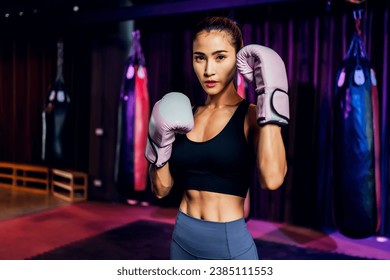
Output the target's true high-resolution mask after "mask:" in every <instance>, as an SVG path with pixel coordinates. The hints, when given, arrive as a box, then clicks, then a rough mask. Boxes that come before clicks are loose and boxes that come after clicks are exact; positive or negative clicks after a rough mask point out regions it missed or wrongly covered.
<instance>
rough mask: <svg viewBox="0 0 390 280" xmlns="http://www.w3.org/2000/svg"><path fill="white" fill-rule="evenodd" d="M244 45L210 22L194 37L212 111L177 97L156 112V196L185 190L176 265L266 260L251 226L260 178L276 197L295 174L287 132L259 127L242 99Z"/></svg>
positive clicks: (152, 129) (152, 133)
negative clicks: (250, 207) (238, 82)
mask: <svg viewBox="0 0 390 280" xmlns="http://www.w3.org/2000/svg"><path fill="white" fill-rule="evenodd" d="M242 42H243V40H242V35H241V31H240V29H239V28H238V27H237V25H236V24H235V23H234V22H233V21H232V20H230V19H228V18H225V17H210V18H206V19H204V20H203V21H202V22H200V23H199V24H198V25H197V27H196V29H195V32H194V37H193V68H194V71H195V73H196V76H197V78H198V80H199V82H200V84H201V86H202V88H203V90H204V91H205V93H206V94H207V99H206V101H205V104H204V106H199V107H197V108H193V110H192V112H188V111H190V110H191V107H190V106H189V105H188V104H189V102H187V100H186V97H185V96H184V95H181V94H180V93H170V94H168V95H166V96H164V97H163V99H162V100H161V101H159V102H157V103H156V105H155V107H154V108H153V111H154V112H152V117H151V122H150V125H149V142H148V145H147V146H148V147H147V151H146V152H145V155H146V157H147V158H148V160H149V161H150V162H152V163H153V164H151V165H150V169H149V175H150V178H151V182H152V188H153V192H154V194H155V195H156V196H157V197H159V198H162V197H165V196H166V195H168V193H169V192H170V190H171V188H172V186H173V184H174V183H175V185H177V186H180V187H181V188H183V190H184V194H183V198H182V200H181V203H180V209H179V212H178V215H177V219H176V225H175V230H174V232H173V239H172V243H171V259H258V255H257V249H256V246H255V244H254V241H253V238H252V237H251V235H250V233H249V231H248V229H247V226H246V223H245V220H244V201H245V197H246V194H247V192H248V188H249V185H250V184H251V180H252V178H253V177H252V174H253V173H252V172H253V170H254V167H255V165H256V166H257V171H258V173H259V176H258V177H259V179H260V184H261V186H262V188H264V189H269V190H274V189H277V188H278V187H279V186H280V185H281V184H282V183H283V180H284V176H285V174H286V171H287V167H286V166H287V165H286V159H285V149H284V144H283V140H282V136H281V128H280V126H279V125H275V124H272V123H271V124H267V125H262V126H259V124H258V119H257V114H258V113H257V109H256V105H254V104H249V102H247V101H246V100H245V99H242V98H241V97H240V96H239V95H238V94H237V91H236V87H235V85H234V77H235V76H236V74H237V72H236V70H237V67H236V63H237V60H236V55H237V53H238V51H239V50H240V49H241V47H242V45H243V43H242ZM178 100H179V101H178ZM175 104H176V106H175ZM179 104H180V105H179ZM186 104H187V105H186ZM167 108H169V109H167ZM183 108H184V109H183ZM157 112H159V114H160V115H158V116H157ZM192 113H193V116H192ZM168 114H169V116H167V115H168ZM177 116H180V117H179V118H181V120H180V121H178V120H177V119H175V118H176V117H177ZM161 119H163V123H161V122H160V120H161ZM173 119H175V120H174V121H173ZM178 123H179V124H178ZM167 127H168V128H167ZM161 130H164V131H163V132H161ZM156 131H158V133H156ZM156 134H158V135H156ZM161 135H162V136H161ZM167 135H168V136H167ZM161 139H163V140H161ZM164 139H165V140H164ZM168 139H169V140H168ZM151 154H153V155H152V156H151Z"/></svg>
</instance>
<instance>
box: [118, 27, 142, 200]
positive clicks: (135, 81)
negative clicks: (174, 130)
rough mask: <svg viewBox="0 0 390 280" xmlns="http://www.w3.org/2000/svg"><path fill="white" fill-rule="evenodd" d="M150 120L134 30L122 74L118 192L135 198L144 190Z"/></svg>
mask: <svg viewBox="0 0 390 280" xmlns="http://www.w3.org/2000/svg"><path fill="white" fill-rule="evenodd" d="M148 121H149V93H148V89H147V72H146V68H145V58H144V56H143V53H142V49H141V44H140V32H139V31H134V32H133V41H132V46H131V49H130V54H129V57H128V59H127V62H126V67H125V71H124V75H123V81H122V87H121V93H120V104H119V110H118V137H117V139H118V140H117V151H118V153H117V161H116V165H117V182H118V188H119V192H120V193H121V194H122V195H124V196H126V197H127V198H135V196H136V192H141V191H145V189H146V185H147V178H148V176H147V172H148V162H147V160H146V159H145V157H144V151H145V146H146V138H147V134H148V131H147V127H148Z"/></svg>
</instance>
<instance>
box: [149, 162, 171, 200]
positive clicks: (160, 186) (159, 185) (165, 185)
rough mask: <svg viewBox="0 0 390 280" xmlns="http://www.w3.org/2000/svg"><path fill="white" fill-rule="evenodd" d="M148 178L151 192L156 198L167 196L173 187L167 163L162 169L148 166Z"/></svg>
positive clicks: (151, 165)
mask: <svg viewBox="0 0 390 280" xmlns="http://www.w3.org/2000/svg"><path fill="white" fill-rule="evenodd" d="M149 178H150V181H151V184H152V192H153V194H154V195H155V196H156V197H157V198H163V197H165V196H167V195H168V194H169V192H170V190H171V189H172V186H173V177H172V175H171V172H170V171H169V162H167V163H166V164H165V165H164V166H163V167H156V166H155V165H153V164H150V166H149Z"/></svg>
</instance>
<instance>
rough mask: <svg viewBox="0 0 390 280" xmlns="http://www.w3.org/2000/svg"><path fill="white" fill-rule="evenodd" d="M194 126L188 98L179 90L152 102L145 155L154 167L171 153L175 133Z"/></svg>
mask: <svg viewBox="0 0 390 280" xmlns="http://www.w3.org/2000/svg"><path fill="white" fill-rule="evenodd" d="M193 127H194V117H193V114H192V108H191V103H190V100H189V99H188V97H187V96H185V95H184V94H182V93H180V92H170V93H167V94H166V95H164V96H163V98H162V99H161V100H159V101H157V102H156V104H154V106H153V109H152V113H151V116H150V121H149V131H148V139H147V142H146V148H145V157H146V159H147V160H148V161H149V162H150V163H151V164H154V165H155V166H156V167H162V166H164V165H165V164H166V163H167V161H168V160H169V158H170V157H171V153H172V143H173V142H174V141H175V133H180V134H185V133H188V132H189V131H191V130H192V128H193Z"/></svg>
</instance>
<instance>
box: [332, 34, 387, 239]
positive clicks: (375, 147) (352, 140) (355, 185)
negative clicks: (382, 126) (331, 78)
mask: <svg viewBox="0 0 390 280" xmlns="http://www.w3.org/2000/svg"><path fill="white" fill-rule="evenodd" d="M336 83H337V85H336V88H335V94H334V119H333V121H334V122H333V125H334V138H333V142H334V154H333V179H334V184H333V206H334V207H333V210H334V221H335V225H336V226H337V228H338V229H339V231H340V232H341V233H342V234H344V235H345V236H347V237H351V238H366V237H369V236H371V235H374V234H375V233H376V232H377V229H378V227H379V222H380V212H379V211H378V207H379V197H380V176H379V175H380V174H379V170H380V168H379V131H378V128H379V121H378V120H379V117H378V112H379V110H378V95H377V88H376V78H375V72H374V70H373V69H371V66H370V62H369V60H368V57H367V54H366V51H365V47H364V43H363V41H362V38H361V36H360V35H359V34H358V33H355V34H354V36H353V39H352V41H351V43H350V47H349V50H348V53H347V55H346V57H345V58H344V60H343V62H342V64H341V67H340V70H339V71H338V74H337V78H336Z"/></svg>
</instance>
